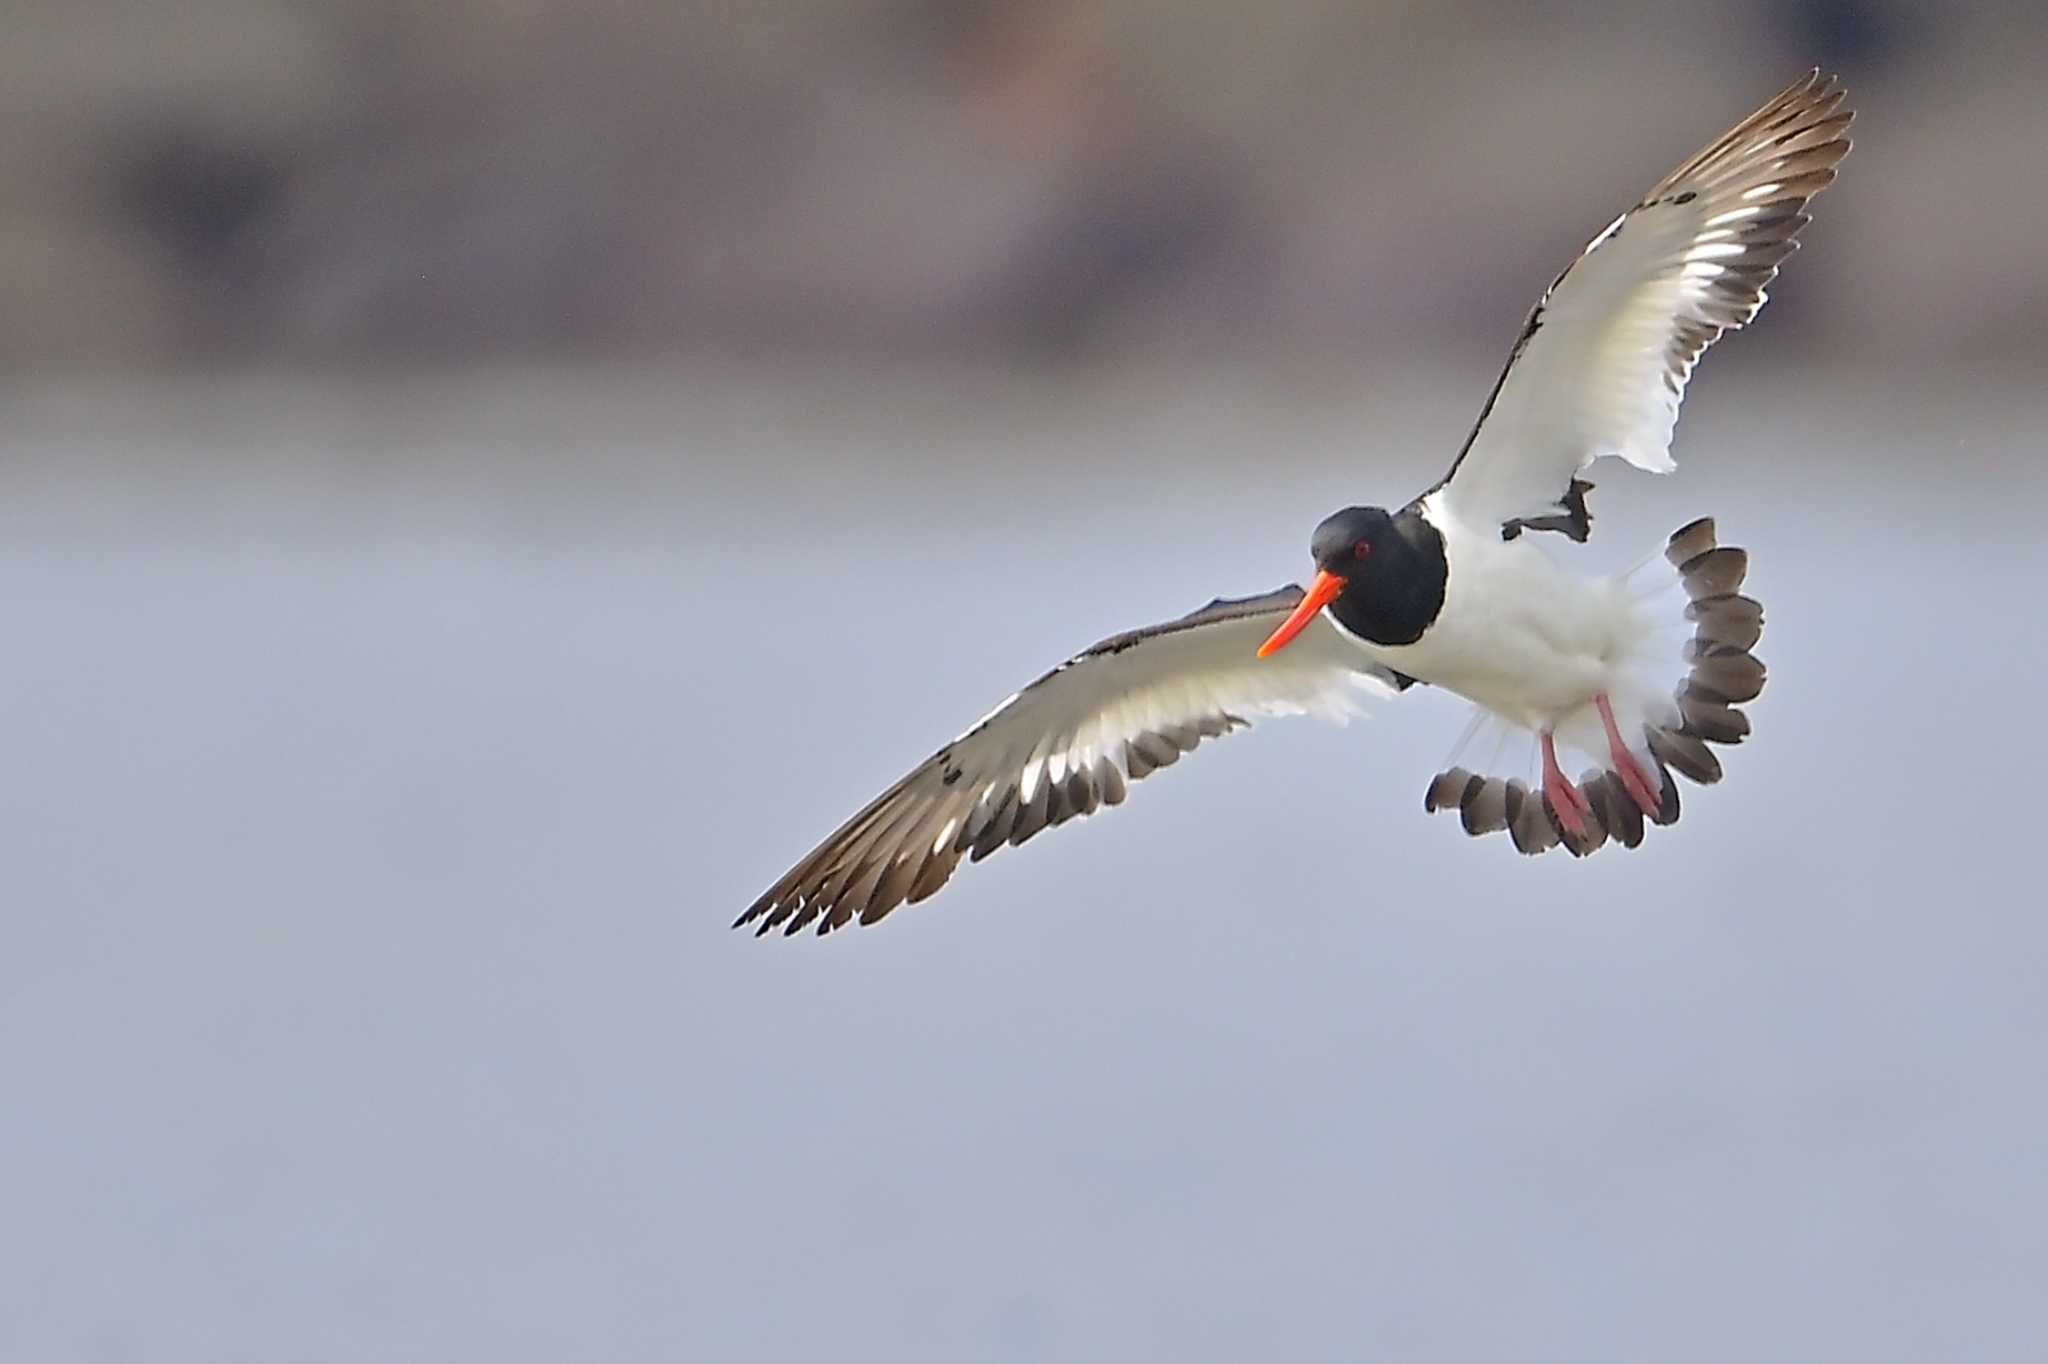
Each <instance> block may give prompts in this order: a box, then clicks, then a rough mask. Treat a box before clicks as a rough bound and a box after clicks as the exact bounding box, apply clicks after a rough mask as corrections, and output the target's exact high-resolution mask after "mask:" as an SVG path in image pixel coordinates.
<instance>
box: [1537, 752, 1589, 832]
mask: <svg viewBox="0 0 2048 1364" xmlns="http://www.w3.org/2000/svg"><path fill="white" fill-rule="evenodd" d="M1543 794H1544V795H1546V796H1548V797H1550V808H1551V809H1552V810H1554V811H1555V812H1556V813H1557V822H1558V823H1559V824H1561V825H1563V826H1564V831H1565V832H1566V833H1568V834H1570V835H1571V836H1572V837H1573V838H1584V837H1585V836H1586V816H1588V815H1590V814H1592V813H1593V803H1592V802H1591V801H1589V800H1587V799H1586V795H1585V793H1584V792H1583V791H1581V790H1579V788H1578V787H1576V786H1574V785H1572V784H1571V783H1570V782H1569V781H1566V780H1565V775H1564V769H1563V768H1561V767H1559V766H1558V765H1557V740H1556V739H1554V738H1552V737H1551V733H1550V731H1549V730H1547V729H1546V730H1544V731H1543Z"/></svg>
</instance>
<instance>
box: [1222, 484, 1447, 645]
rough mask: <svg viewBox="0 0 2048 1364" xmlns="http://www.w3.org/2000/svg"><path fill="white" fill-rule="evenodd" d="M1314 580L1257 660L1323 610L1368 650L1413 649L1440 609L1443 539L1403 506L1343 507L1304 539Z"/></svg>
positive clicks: (1444, 579) (1419, 515)
mask: <svg viewBox="0 0 2048 1364" xmlns="http://www.w3.org/2000/svg"><path fill="white" fill-rule="evenodd" d="M1309 553H1310V554H1311V555H1313V556H1314V558H1315V563H1316V576H1315V581H1314V582H1313V583H1311V584H1310V585H1309V589H1308V591H1307V593H1306V594H1304V595H1303V597H1302V599H1301V604H1300V605H1298V606H1297V607H1295V609H1294V614H1292V615H1291V616H1289V617H1288V618H1287V620H1286V622H1285V623H1283V624H1282V625H1281V626H1280V628H1279V629H1277V630H1275V631H1274V632H1273V635H1272V638H1270V639H1268V640H1267V641H1266V642H1265V644H1264V645H1262V646H1261V647H1260V649H1259V656H1260V657H1261V658H1263V657H1265V656H1266V655H1268V654H1270V653H1272V652H1273V651H1274V650H1276V649H1279V648H1281V647H1283V646H1284V645H1285V644H1286V643H1287V641H1288V640H1290V639H1293V638H1294V637H1295V636H1296V635H1298V634H1300V633H1301V631H1302V630H1303V629H1304V628H1305V627H1306V626H1307V625H1308V623H1309V622H1310V621H1312V620H1314V619H1315V618H1316V615H1317V613H1319V612H1320V611H1322V609H1323V608H1324V607H1328V608H1329V610H1330V614H1331V615H1332V616H1334V617H1336V619H1337V623H1338V624H1339V625H1341V626H1343V627H1344V628H1345V629H1346V630H1349V631H1350V632H1351V633H1352V634H1354V635H1357V636H1358V637H1359V638H1361V639H1366V640H1370V641H1371V642H1373V643H1374V644H1386V645H1398V644H1413V643H1414V642H1415V641H1416V640H1418V639H1420V638H1422V632H1423V631H1424V630H1425V629H1427V628H1428V627H1429V623H1430V622H1431V621H1433V620H1435V619H1436V616H1437V612H1439V611H1441V610H1442V609H1443V604H1444V586H1445V584H1446V583H1447V582H1448V581H1449V577H1450V572H1449V565H1448V564H1447V562H1446V561H1445V559H1444V537H1443V535H1442V533H1441V532H1440V531H1438V530H1437V528H1436V527H1435V526H1432V525H1431V524H1429V521H1428V519H1427V518H1425V517H1424V516H1423V515H1422V513H1421V512H1420V511H1418V510H1417V509H1415V508H1414V507H1407V508H1404V509H1402V510H1401V511H1399V512H1388V511H1386V510H1384V509H1383V508H1380V507H1346V508H1345V509H1344V510H1343V511H1340V512H1336V513H1334V514H1332V515H1330V516H1326V517H1324V518H1323V523H1322V524H1321V525H1319V526H1317V527H1316V533H1315V535H1314V536H1313V537H1312V538H1311V539H1310V540H1309Z"/></svg>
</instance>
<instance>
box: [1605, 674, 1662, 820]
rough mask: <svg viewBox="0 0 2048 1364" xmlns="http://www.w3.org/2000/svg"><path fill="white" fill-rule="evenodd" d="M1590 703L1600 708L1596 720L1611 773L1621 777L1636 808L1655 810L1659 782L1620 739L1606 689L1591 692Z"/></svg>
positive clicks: (1659, 802) (1649, 812) (1651, 812)
mask: <svg viewBox="0 0 2048 1364" xmlns="http://www.w3.org/2000/svg"><path fill="white" fill-rule="evenodd" d="M1593 704H1594V705H1595V706H1597V707H1598V708H1599V710H1600V723H1601V724H1603V725H1605V726H1607V752H1608V757H1609V759H1610V760H1611V761H1612V762H1613V764H1614V775H1615V776H1617V777H1620V778H1621V785H1622V789H1623V790H1625V791H1627V792H1628V795H1629V799H1630V800H1633V801H1634V802H1635V803H1636V808H1637V809H1639V810H1641V811H1642V812H1643V813H1644V814H1646V815H1654V814H1656V813H1657V811H1658V810H1659V809H1661V808H1662V807H1663V804H1664V802H1663V800H1662V799H1660V798H1659V797H1658V795H1657V792H1658V791H1659V790H1660V789H1661V788H1662V786H1663V783H1662V782H1653V781H1651V780H1650V774H1649V773H1647V772H1645V771H1643V765H1642V764H1641V763H1639V762H1637V761H1636V755H1635V754H1633V753H1631V752H1629V747H1628V745H1627V744H1625V743H1623V742H1622V741H1621V726H1619V725H1617V724H1615V723H1614V707H1613V705H1612V704H1610V703H1609V702H1608V700H1607V693H1606V692H1604V691H1603V692H1599V693H1597V694H1595V696H1594V697H1593Z"/></svg>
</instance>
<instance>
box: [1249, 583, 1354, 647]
mask: <svg viewBox="0 0 2048 1364" xmlns="http://www.w3.org/2000/svg"><path fill="white" fill-rule="evenodd" d="M1343 590H1344V579H1342V578H1340V577H1338V576H1337V575H1336V574H1334V573H1332V572H1330V570H1329V569H1327V568H1322V569H1317V570H1316V580H1315V581H1314V582H1312V583H1310V584H1309V585H1308V592H1307V594H1306V595H1304V596H1303V597H1302V599H1301V602H1300V604H1299V605H1297V606H1296V607H1295V608H1294V612H1293V614H1292V615H1290V616H1288V617H1287V619H1286V620H1283V621H1281V622H1280V628H1279V629H1277V630H1275V631H1274V632H1273V633H1272V634H1270V635H1268V636H1267V637H1266V642H1265V643H1264V644H1261V645H1260V646H1259V657H1260V658H1264V657H1266V655H1268V654H1273V653H1278V652H1279V651H1280V650H1282V649H1284V648H1286V647H1287V644H1288V641H1289V640H1291V639H1293V638H1294V637H1295V636H1296V635H1298V634H1300V633H1301V632H1302V631H1303V630H1305V629H1307V628H1308V623H1309V622H1310V621H1312V620H1314V619H1315V618H1316V616H1317V615H1319V614H1320V613H1321V612H1322V609H1323V608H1324V607H1325V606H1328V605H1329V604H1330V603H1331V602H1333V601H1335V600H1337V594H1338V593H1339V592H1342V591H1343Z"/></svg>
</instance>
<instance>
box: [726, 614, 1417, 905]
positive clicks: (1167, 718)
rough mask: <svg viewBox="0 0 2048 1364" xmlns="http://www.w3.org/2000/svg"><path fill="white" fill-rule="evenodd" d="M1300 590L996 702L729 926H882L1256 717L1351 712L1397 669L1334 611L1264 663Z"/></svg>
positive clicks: (1120, 644) (1118, 641)
mask: <svg viewBox="0 0 2048 1364" xmlns="http://www.w3.org/2000/svg"><path fill="white" fill-rule="evenodd" d="M1300 600H1301V589H1300V588H1299V587H1293V586H1290V587H1283V588H1281V589H1279V590H1278V591H1276V592H1269V593H1267V594H1266V595H1265V596H1262V597H1246V598H1242V599H1238V600H1222V599H1219V600H1217V601H1214V602H1211V603H1210V604H1209V605H1208V606H1205V607H1203V608H1202V609H1201V610H1199V611H1196V612H1194V613H1193V614H1191V615H1187V616H1183V617H1181V618H1180V619H1179V620H1176V621H1171V622H1168V623H1167V624H1165V625H1157V626H1153V627H1151V628H1149V629H1145V630H1134V631H1132V632H1130V633H1129V634H1122V635H1117V636H1115V637H1114V638H1111V639H1106V640H1104V641H1102V643H1100V644H1098V645H1096V646H1095V647H1094V648H1092V649H1089V650H1087V651H1086V652H1085V653H1081V654H1077V655H1076V656H1075V657H1073V658H1071V659H1069V660H1067V661H1066V662H1065V663H1062V664H1061V665H1060V666H1059V667H1057V668H1055V669H1053V670H1052V671H1051V672H1049V673H1047V674H1046V675H1045V676H1043V677H1041V678H1039V679H1038V680H1037V681H1036V682H1034V683H1032V684H1031V685H1030V686H1028V687H1026V688H1025V689H1024V690H1023V691H1020V692H1018V693H1017V694H1016V695H1014V696H1012V697H1010V698H1009V699H1008V700H1007V701H1005V702H1003V703H1002V704H1001V705H999V706H997V707H996V708H995V709H994V710H993V711H991V712H989V714H988V716H987V717H986V718H984V719H983V720H982V721H981V723H979V724H977V725H975V726H974V728H972V729H970V730H968V731H967V732H966V733H965V734H962V735H961V736H960V737H959V738H957V739H955V740H954V741H953V742H952V743H950V744H947V745H946V746H945V747H944V748H942V749H940V750H939V751H938V752H937V753H934V754H933V755H932V756H931V757H929V758H927V759H926V760H925V761H924V762H922V763H920V764H918V766H917V767H915V768H914V769H912V770H911V772H910V773H909V775H907V776H905V777H904V778H903V780H901V781H899V782H897V783H896V784H895V785H894V786H891V787H890V788H889V789H888V790H886V791H884V792H883V793H882V794H881V795H880V796H877V797H876V798H875V800H874V801H873V803H871V804H870V805H868V807H867V808H866V809H864V810H862V811H861V812H860V813H859V814H856V815H855V816H854V817H853V818H852V819H849V820H848V821H846V823H845V824H843V825H841V826H840V827H839V829H838V831H837V832H835V833H834V834H833V835H832V836H831V837H830V838H828V839H826V840H825V841H824V842H823V843H820V844H819V845H818V846H817V848H816V849H815V850H813V851H812V852H811V854H810V856H808V857H806V858H804V859H803V861H801V862H799V863H797V864H796V866H795V867H793V868H791V869H790V871H789V874H788V875H786V876H784V877H783V878H782V879H781V880H779V881H777V882H776V883H775V884H774V885H773V886H771V887H770V888H769V889H768V891H767V893H766V894H764V895H762V896H761V898H760V899H758V900H756V901H755V902H754V903H753V905H752V907H751V908H749V909H748V910H747V912H746V913H744V914H742V915H740V917H739V919H738V921H737V922H736V923H735V924H734V925H733V926H734V927H735V928H737V927H739V926H740V925H742V924H748V923H758V924H759V929H758V931H759V932H762V933H765V932H767V931H768V930H769V929H771V928H776V927H781V928H783V930H784V931H785V932H789V933H795V932H796V931H798V930H799V929H801V928H803V927H805V926H806V925H808V924H810V923H811V922H813V921H814V920H815V921H816V922H817V925H818V931H819V932H821V933H823V932H827V931H829V930H831V929H834V928H838V927H840V926H841V925H843V924H845V923H846V922H847V921H848V920H850V919H852V918H854V917H855V916H856V915H857V916H859V918H860V921H861V922H862V923H864V924H868V923H873V922H874V921H875V920H877V919H879V918H881V917H882V916H883V915H885V914H887V913H888V912H889V911H890V910H892V909H894V908H895V907H896V906H897V905H899V904H901V903H903V902H904V901H906V900H908V901H910V902H912V903H915V902H916V901H918V900H922V899H924V898H925V897H926V896H928V895H931V894H932V893H933V892H935V891H937V890H938V889H939V887H940V886H943V885H944V884H946V880H947V878H948V877H950V876H951V875H952V874H953V868H954V867H955V866H957V865H958V864H959V862H960V859H961V858H962V857H966V858H968V859H969V860H971V861H977V862H978V861H980V860H981V859H982V858H984V857H986V856H988V855H989V854H990V853H992V852H994V851H995V850H996V849H997V848H1000V847H1003V846H1004V845H1006V844H1010V845H1014V844H1018V843H1022V842H1023V841H1024V840H1025V839H1027V838H1030V837H1031V836H1032V835H1033V834H1035V833H1037V832H1038V831H1039V830H1040V829H1045V828H1050V827H1052V826H1054V825H1057V824H1062V823H1065V822H1066V821H1067V820H1069V819H1072V818H1074V817H1075V816H1077V815H1087V814H1093V813H1094V812H1095V811H1096V809H1097V808H1099V807H1101V806H1104V805H1118V804H1121V803H1122V802H1123V799H1124V795H1125V791H1126V785H1127V783H1128V782H1132V781H1136V780H1138V779H1139V778H1141V777H1144V776H1147V775H1149V774H1150V773H1152V772H1153V771H1155V770H1156V769H1158V768H1161V767H1169V766H1171V765H1172V764H1174V763H1175V762H1178V761H1179V760H1180V755H1181V754H1183V753H1186V752H1190V751H1192V750H1193V749H1194V747H1195V746H1196V745H1197V744H1199V743H1200V742H1201V741H1202V740H1203V739H1209V738H1216V737H1218V736H1220V735H1223V734H1227V733H1229V732H1230V731H1231V730H1233V729H1237V728H1240V727H1242V726H1244V725H1246V724H1248V723H1249V717H1251V716H1254V715H1300V714H1319V715H1323V716H1326V717H1328V718H1331V719H1336V720H1343V719H1346V718H1348V717H1349V716H1350V715H1351V714H1352V713H1353V712H1354V711H1355V709H1356V708H1357V703H1358V700H1359V699H1360V696H1361V694H1362V693H1365V692H1378V693H1384V694H1391V693H1392V691H1393V690H1395V689H1396V687H1397V684H1398V679H1397V678H1396V677H1395V676H1394V675H1393V674H1392V673H1389V672H1387V671H1385V670H1384V669H1381V668H1378V667H1376V666H1375V665H1373V664H1372V663H1370V662H1368V661H1367V660H1366V658H1365V657H1364V655H1363V654H1362V653H1361V652H1360V651H1359V650H1358V648H1357V646H1355V645H1353V644H1351V643H1350V642H1349V641H1347V640H1345V639H1344V638H1343V637H1342V636H1341V635H1339V634H1338V633H1337V630H1336V627H1335V626H1333V625H1331V624H1330V623H1329V622H1328V620H1326V619H1323V618H1321V617H1318V618H1317V620H1316V621H1315V623H1314V624H1312V625H1311V626H1310V627H1309V628H1308V629H1307V630H1305V631H1303V632H1302V634H1301V636H1300V637H1299V638H1298V639H1297V640H1296V641H1295V642H1294V643H1293V644H1292V645H1290V646H1289V647H1288V648H1286V649H1285V650H1282V651H1281V652H1280V653H1277V654H1275V655H1273V656H1272V657H1270V658H1259V657H1258V656H1257V654H1258V647H1259V643H1260V641H1261V640H1263V639H1264V638H1265V637H1266V636H1267V635H1269V634H1271V633H1272V631H1273V628H1274V627H1275V626H1276V625H1278V624H1279V623H1280V622H1281V621H1282V620H1283V619H1285V618H1286V616H1287V614H1288V612H1289V611H1291V610H1292V609H1293V608H1294V605H1295V603H1296V602H1298V601H1300Z"/></svg>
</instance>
